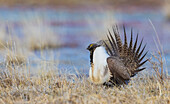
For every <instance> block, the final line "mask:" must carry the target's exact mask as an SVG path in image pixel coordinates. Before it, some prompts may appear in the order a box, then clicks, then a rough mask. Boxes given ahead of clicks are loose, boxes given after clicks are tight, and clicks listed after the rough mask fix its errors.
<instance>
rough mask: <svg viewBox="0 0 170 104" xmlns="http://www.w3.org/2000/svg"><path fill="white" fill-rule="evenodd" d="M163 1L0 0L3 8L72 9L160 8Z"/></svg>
mask: <svg viewBox="0 0 170 104" xmlns="http://www.w3.org/2000/svg"><path fill="white" fill-rule="evenodd" d="M162 3H163V2H162V0H138V1H136V0H130V1H129V0H107V1H105V0H89V1H83V0H66V1H61V0H5V1H4V0H0V5H1V6H10V7H11V6H53V7H57V6H67V7H68V6H71V7H77V6H78V7H79V6H82V5H84V6H92V5H93V6H99V5H110V6H111V7H113V6H120V5H134V6H141V5H146V6H148V7H150V6H156V7H157V6H160V5H161V4H162Z"/></svg>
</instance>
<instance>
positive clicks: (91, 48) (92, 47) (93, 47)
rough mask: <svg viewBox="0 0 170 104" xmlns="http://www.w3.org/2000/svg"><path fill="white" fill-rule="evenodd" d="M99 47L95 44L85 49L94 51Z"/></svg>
mask: <svg viewBox="0 0 170 104" xmlns="http://www.w3.org/2000/svg"><path fill="white" fill-rule="evenodd" d="M100 46H101V45H99V44H97V43H92V44H90V45H89V46H88V47H87V50H89V51H94V50H95V49H96V48H97V47H100Z"/></svg>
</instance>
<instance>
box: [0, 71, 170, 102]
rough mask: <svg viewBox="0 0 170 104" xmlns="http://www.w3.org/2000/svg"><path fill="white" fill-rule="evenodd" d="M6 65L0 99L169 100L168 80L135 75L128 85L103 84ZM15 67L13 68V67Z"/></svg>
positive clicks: (0, 83) (19, 100) (169, 83)
mask: <svg viewBox="0 0 170 104" xmlns="http://www.w3.org/2000/svg"><path fill="white" fill-rule="evenodd" d="M12 70H13V71H9V70H8V69H6V71H5V72H3V73H1V76H0V93H1V95H0V103H1V104H6V103H8V104H9V103H57V104H62V103H71V104H72V103H73V104H80V103H85V104H86V103H90V104H91V103H104V104H107V103H110V104H113V103H116V104H119V103H129V104H134V103H162V104H169V103H170V99H169V98H170V91H169V89H170V80H168V79H165V80H164V84H161V83H160V82H159V80H158V79H157V77H155V76H151V75H147V74H144V75H139V76H138V77H136V78H133V79H132V80H131V82H130V83H129V84H128V85H124V86H121V87H113V88H106V87H104V86H100V85H93V84H91V83H90V82H89V80H88V78H87V77H86V76H83V75H81V77H77V76H76V75H64V74H62V75H59V74H58V73H57V72H54V71H48V72H44V73H41V74H39V75H37V76H34V77H29V75H27V73H26V74H24V73H21V72H18V71H16V69H15V68H13V69H12ZM14 70H15V71H14Z"/></svg>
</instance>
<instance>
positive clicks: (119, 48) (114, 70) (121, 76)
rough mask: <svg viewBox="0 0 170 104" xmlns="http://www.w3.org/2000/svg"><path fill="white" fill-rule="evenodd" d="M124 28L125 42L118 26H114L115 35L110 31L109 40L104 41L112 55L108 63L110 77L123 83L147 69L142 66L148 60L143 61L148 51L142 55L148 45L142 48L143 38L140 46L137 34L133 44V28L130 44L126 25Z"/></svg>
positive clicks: (112, 80)
mask: <svg viewBox="0 0 170 104" xmlns="http://www.w3.org/2000/svg"><path fill="white" fill-rule="evenodd" d="M123 30H124V44H123V42H122V40H121V38H120V34H119V31H118V28H117V27H114V28H113V33H114V36H115V39H114V38H113V35H112V34H111V32H110V31H109V36H107V38H108V40H107V41H103V43H104V44H103V46H104V47H105V48H106V50H107V52H108V53H109V55H110V57H108V58H107V63H108V67H109V70H110V72H111V74H112V78H111V79H110V81H111V82H113V83H118V84H122V83H125V81H128V80H130V77H133V76H134V75H136V74H137V73H138V72H139V71H142V70H144V69H145V67H144V68H140V67H141V66H142V65H143V64H144V63H146V62H147V61H148V59H146V60H145V61H143V62H142V60H143V59H144V57H145V56H146V54H147V52H146V53H145V54H144V55H143V56H142V54H143V52H144V50H145V47H146V45H145V46H144V47H143V48H142V50H141V46H142V43H143V39H142V40H141V42H140V44H139V46H138V47H137V43H138V34H137V36H136V40H135V43H134V45H133V31H132V29H131V38H130V43H129V46H128V43H127V35H126V29H125V26H123ZM140 50H141V51H140Z"/></svg>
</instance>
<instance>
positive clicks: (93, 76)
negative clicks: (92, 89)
mask: <svg viewBox="0 0 170 104" xmlns="http://www.w3.org/2000/svg"><path fill="white" fill-rule="evenodd" d="M108 57H109V55H108V54H107V53H106V50H105V48H104V47H97V48H96V49H95V51H94V53H93V65H91V67H90V71H89V77H90V80H91V82H93V83H95V84H103V83H104V82H107V81H108V80H109V79H110V71H109V69H108V66H107V62H106V60H107V58H108Z"/></svg>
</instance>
